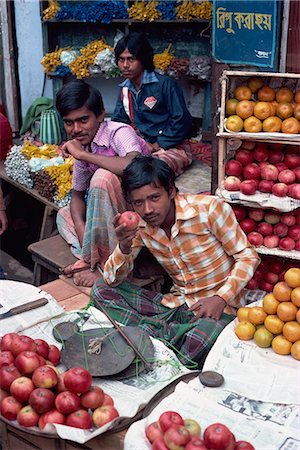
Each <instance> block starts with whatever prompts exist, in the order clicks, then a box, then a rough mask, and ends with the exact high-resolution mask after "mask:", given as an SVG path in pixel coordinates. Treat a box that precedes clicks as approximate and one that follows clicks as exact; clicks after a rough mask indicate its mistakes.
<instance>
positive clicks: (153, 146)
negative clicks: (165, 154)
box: [146, 142, 160, 153]
mask: <svg viewBox="0 0 300 450" xmlns="http://www.w3.org/2000/svg"><path fill="white" fill-rule="evenodd" d="M146 144H147V147H148V150H149V151H150V153H155V152H158V150H160V146H159V144H158V143H157V142H154V143H153V144H150V142H146Z"/></svg>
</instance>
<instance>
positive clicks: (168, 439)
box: [164, 425, 191, 450]
mask: <svg viewBox="0 0 300 450" xmlns="http://www.w3.org/2000/svg"><path fill="white" fill-rule="evenodd" d="M190 439H191V436H190V433H189V432H188V430H187V429H186V428H185V427H184V426H183V425H172V426H171V427H170V428H168V429H167V430H166V431H165V434H164V441H165V444H166V446H167V447H168V448H170V449H178V450H181V449H184V447H185V445H186V444H187V443H188V442H189V440H190Z"/></svg>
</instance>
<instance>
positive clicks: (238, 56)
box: [212, 0, 278, 68]
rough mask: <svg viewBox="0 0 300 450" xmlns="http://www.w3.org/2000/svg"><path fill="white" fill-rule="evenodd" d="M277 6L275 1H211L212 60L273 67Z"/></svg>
mask: <svg viewBox="0 0 300 450" xmlns="http://www.w3.org/2000/svg"><path fill="white" fill-rule="evenodd" d="M277 3H278V2H277V1H276V0H271V1H264V0H256V1H254V0H248V1H246V0H240V1H231V0H214V10H213V46H212V47H213V57H214V59H215V60H217V61H219V62H224V63H228V64H245V65H254V66H261V67H272V68H273V67H274V59H275V51H276V26H277Z"/></svg>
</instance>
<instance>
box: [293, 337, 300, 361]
mask: <svg viewBox="0 0 300 450" xmlns="http://www.w3.org/2000/svg"><path fill="white" fill-rule="evenodd" d="M291 355H292V357H293V358H295V359H297V360H298V361H299V360H300V341H296V342H294V343H293V345H292V347H291Z"/></svg>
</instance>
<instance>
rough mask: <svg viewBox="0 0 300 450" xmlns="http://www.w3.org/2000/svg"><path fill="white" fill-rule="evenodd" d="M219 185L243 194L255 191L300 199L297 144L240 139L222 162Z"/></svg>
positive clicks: (299, 166)
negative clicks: (243, 140)
mask: <svg viewBox="0 0 300 450" xmlns="http://www.w3.org/2000/svg"><path fill="white" fill-rule="evenodd" d="M225 175H226V177H225V179H224V182H223V187H224V188H225V189H226V190H227V191H240V192H241V193H242V194H244V195H247V196H248V195H249V196H251V195H254V194H256V193H257V191H259V192H263V193H269V194H273V195H275V196H276V197H285V196H288V197H292V198H294V199H296V200H300V155H299V146H288V145H286V146H284V145H283V144H266V143H255V142H244V143H243V145H242V147H240V148H239V149H238V150H237V151H236V153H235V155H234V157H233V158H231V159H229V160H228V161H227V162H226V164H225Z"/></svg>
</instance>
